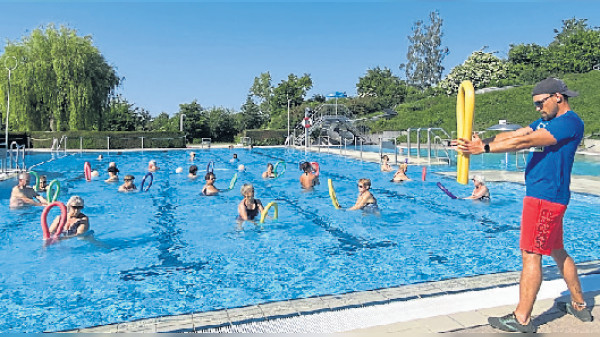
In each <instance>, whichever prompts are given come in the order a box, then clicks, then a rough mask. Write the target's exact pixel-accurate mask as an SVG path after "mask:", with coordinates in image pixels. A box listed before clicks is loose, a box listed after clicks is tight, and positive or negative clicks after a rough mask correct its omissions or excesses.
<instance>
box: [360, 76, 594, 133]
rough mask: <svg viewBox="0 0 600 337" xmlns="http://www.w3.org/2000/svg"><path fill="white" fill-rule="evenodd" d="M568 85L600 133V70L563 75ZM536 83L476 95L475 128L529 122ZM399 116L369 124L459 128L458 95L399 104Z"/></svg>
mask: <svg viewBox="0 0 600 337" xmlns="http://www.w3.org/2000/svg"><path fill="white" fill-rule="evenodd" d="M562 79H563V80H564V81H565V83H566V84H567V86H568V87H569V89H571V90H575V91H578V92H579V96H578V97H573V98H571V99H570V100H569V103H570V104H571V107H572V108H573V110H574V111H575V112H576V113H577V114H579V116H580V117H581V118H582V119H583V121H584V122H585V134H586V135H587V136H589V135H591V134H594V135H600V71H598V70H593V71H591V72H589V73H586V74H570V75H567V76H565V77H564V78H562ZM533 87H534V86H533V85H524V86H521V87H516V88H510V89H506V90H503V91H494V92H489V93H485V94H478V95H475V114H474V125H473V130H475V131H481V130H485V129H486V128H488V127H490V126H492V125H495V124H498V120H500V119H505V120H508V121H509V122H510V123H516V124H520V125H522V126H526V125H529V124H530V123H531V122H533V121H534V120H536V119H538V118H539V117H540V114H539V113H538V112H537V111H536V110H535V108H534V106H533V103H532V100H531V91H532V89H533ZM396 110H397V111H398V116H396V117H394V118H392V119H390V120H379V121H376V122H373V123H372V124H371V125H370V126H371V129H372V131H373V132H380V131H384V130H406V129H408V128H417V127H440V128H443V129H444V130H446V131H447V132H449V133H450V132H451V131H456V96H453V97H447V96H436V97H428V98H425V99H422V100H419V101H415V102H410V103H405V104H401V105H399V106H398V107H397V108H396Z"/></svg>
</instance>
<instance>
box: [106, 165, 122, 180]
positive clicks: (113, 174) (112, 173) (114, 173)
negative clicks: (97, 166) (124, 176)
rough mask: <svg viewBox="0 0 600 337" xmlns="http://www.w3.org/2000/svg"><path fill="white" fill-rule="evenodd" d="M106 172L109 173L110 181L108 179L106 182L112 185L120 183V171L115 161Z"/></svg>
mask: <svg viewBox="0 0 600 337" xmlns="http://www.w3.org/2000/svg"><path fill="white" fill-rule="evenodd" d="M106 171H108V179H106V180H105V181H104V182H107V183H112V182H115V181H119V169H118V168H117V164H116V163H115V162H114V161H111V162H110V163H109V164H108V169H106Z"/></svg>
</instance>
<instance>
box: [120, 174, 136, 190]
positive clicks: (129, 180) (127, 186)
mask: <svg viewBox="0 0 600 337" xmlns="http://www.w3.org/2000/svg"><path fill="white" fill-rule="evenodd" d="M134 179H135V177H134V176H132V175H131V174H128V175H126V176H125V178H124V179H123V181H124V183H123V185H121V186H119V192H133V191H135V190H137V187H135V185H134V184H133V180H134Z"/></svg>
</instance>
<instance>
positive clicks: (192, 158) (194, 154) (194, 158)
mask: <svg viewBox="0 0 600 337" xmlns="http://www.w3.org/2000/svg"><path fill="white" fill-rule="evenodd" d="M194 160H196V152H190V161H194Z"/></svg>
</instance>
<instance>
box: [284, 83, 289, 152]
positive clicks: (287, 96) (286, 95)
mask: <svg viewBox="0 0 600 337" xmlns="http://www.w3.org/2000/svg"><path fill="white" fill-rule="evenodd" d="M285 97H286V98H287V104H288V106H287V108H288V136H287V143H288V146H290V96H289V94H288V93H286V94H285Z"/></svg>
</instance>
